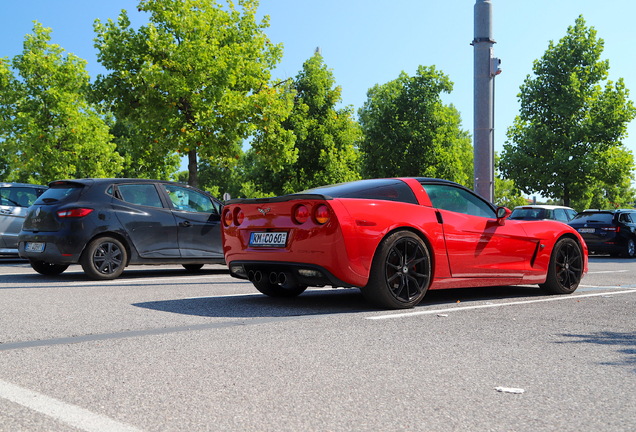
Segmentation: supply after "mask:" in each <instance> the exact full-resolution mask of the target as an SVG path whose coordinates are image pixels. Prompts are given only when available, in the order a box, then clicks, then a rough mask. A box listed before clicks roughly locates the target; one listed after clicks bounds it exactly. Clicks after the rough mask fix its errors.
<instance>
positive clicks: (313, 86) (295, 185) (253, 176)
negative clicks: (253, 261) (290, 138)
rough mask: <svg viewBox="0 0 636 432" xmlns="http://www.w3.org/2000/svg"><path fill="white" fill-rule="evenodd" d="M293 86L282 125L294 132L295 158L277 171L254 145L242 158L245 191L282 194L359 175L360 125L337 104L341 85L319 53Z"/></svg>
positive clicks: (351, 112) (311, 59) (301, 72)
mask: <svg viewBox="0 0 636 432" xmlns="http://www.w3.org/2000/svg"><path fill="white" fill-rule="evenodd" d="M291 88H292V90H293V91H294V92H295V96H294V105H293V109H292V112H291V114H290V116H289V117H288V118H287V119H286V120H285V121H283V122H282V124H281V127H282V128H283V129H284V130H286V131H289V132H291V133H293V135H294V136H295V138H296V140H295V146H294V150H295V152H296V154H297V158H296V160H295V161H294V162H292V163H290V164H287V165H285V166H284V167H283V168H282V169H281V170H279V171H274V170H272V169H270V168H269V167H268V164H267V161H266V160H265V159H264V158H263V157H262V153H259V151H258V150H256V149H251V150H250V151H248V153H247V154H246V156H245V157H244V158H243V159H242V163H243V168H244V169H245V174H246V180H247V183H246V185H245V186H246V188H247V189H245V190H244V193H252V194H258V191H259V190H260V191H261V192H262V193H263V194H265V195H267V194H270V193H274V194H276V195H280V194H287V193H293V192H298V191H302V190H305V189H310V188H314V187H318V186H323V185H326V184H335V183H342V182H347V181H353V180H358V179H359V178H360V175H359V173H358V153H357V151H356V148H355V144H356V142H357V141H358V140H359V138H360V129H359V127H358V124H357V123H356V121H355V120H354V119H353V109H352V108H351V107H344V108H336V105H337V104H338V103H340V102H342V97H341V92H342V89H341V88H340V87H339V86H336V81H335V78H334V76H333V73H332V71H331V70H329V69H328V68H327V66H326V65H325V63H324V61H323V58H322V56H321V55H320V54H315V55H314V56H312V57H311V58H310V59H309V60H307V61H306V62H305V63H304V64H303V68H302V70H301V71H300V72H299V73H298V75H297V76H296V77H295V79H294V81H293V83H292V84H291Z"/></svg>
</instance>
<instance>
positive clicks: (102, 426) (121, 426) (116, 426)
mask: <svg viewBox="0 0 636 432" xmlns="http://www.w3.org/2000/svg"><path fill="white" fill-rule="evenodd" d="M0 397H1V398H3V399H6V400H8V401H11V402H13V403H16V404H18V405H22V406H24V407H26V408H29V409H32V410H34V411H37V412H39V413H41V414H44V415H46V416H49V417H52V418H54V419H56V420H59V421H61V422H63V423H66V424H67V425H70V426H73V427H76V428H78V429H80V430H83V431H87V432H141V429H138V428H136V427H134V426H130V425H127V424H125V423H120V422H118V421H115V420H113V419H111V418H109V417H106V416H104V415H101V414H96V413H94V412H92V411H89V410H87V409H84V408H80V407H78V406H76V405H71V404H67V403H65V402H62V401H59V400H57V399H53V398H51V397H48V396H46V395H44V394H42V393H38V392H34V391H31V390H28V389H25V388H23V387H20V386H17V385H15V384H11V383H8V382H5V381H2V380H0Z"/></svg>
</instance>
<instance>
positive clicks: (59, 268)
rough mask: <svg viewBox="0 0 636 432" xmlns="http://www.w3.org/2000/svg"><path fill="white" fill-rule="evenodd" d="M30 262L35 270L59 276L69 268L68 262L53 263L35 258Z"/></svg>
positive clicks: (47, 274)
mask: <svg viewBox="0 0 636 432" xmlns="http://www.w3.org/2000/svg"><path fill="white" fill-rule="evenodd" d="M29 264H31V267H32V268H33V270H35V271H36V272H38V273H40V274H41V275H45V276H57V275H59V274H61V273H63V272H64V270H66V269H67V268H68V265H67V264H51V263H47V262H44V261H35V260H29Z"/></svg>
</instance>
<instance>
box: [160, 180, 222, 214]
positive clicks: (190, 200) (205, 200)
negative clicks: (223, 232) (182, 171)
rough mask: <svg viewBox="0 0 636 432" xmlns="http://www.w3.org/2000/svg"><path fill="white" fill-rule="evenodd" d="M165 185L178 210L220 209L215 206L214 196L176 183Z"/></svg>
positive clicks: (206, 210) (210, 211)
mask: <svg viewBox="0 0 636 432" xmlns="http://www.w3.org/2000/svg"><path fill="white" fill-rule="evenodd" d="M163 187H164V188H165V189H166V192H168V196H169V197H170V201H172V205H174V208H175V209H177V210H183V211H190V212H197V213H217V212H218V209H217V208H216V207H215V206H214V202H213V201H212V198H210V197H209V196H207V195H204V194H202V193H199V192H197V191H194V190H192V189H189V188H184V187H180V186H175V185H166V184H164V185H163Z"/></svg>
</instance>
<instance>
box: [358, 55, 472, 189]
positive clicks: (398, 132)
mask: <svg viewBox="0 0 636 432" xmlns="http://www.w3.org/2000/svg"><path fill="white" fill-rule="evenodd" d="M452 89H453V83H452V82H451V81H450V79H449V78H448V76H446V75H444V74H443V73H442V72H441V71H438V70H436V69H435V67H434V66H430V67H424V66H420V67H418V69H417V72H416V74H415V76H414V77H409V76H408V75H407V74H406V73H405V72H402V73H401V74H400V76H399V77H398V78H397V79H396V80H393V81H390V82H388V83H386V84H384V85H377V84H376V85H375V86H374V87H373V88H371V89H370V90H369V91H368V93H367V101H366V102H365V104H364V106H363V107H362V108H361V109H360V110H359V111H358V114H359V118H360V125H361V127H362V132H363V140H362V142H361V143H360V151H361V158H362V161H361V164H362V175H363V176H364V177H367V178H369V177H397V176H426V177H437V178H444V179H447V180H453V181H456V182H458V183H461V184H464V185H466V186H470V185H471V184H472V177H473V152H472V146H471V138H470V135H469V133H468V132H467V131H465V130H463V129H462V128H461V116H460V114H459V111H457V109H456V108H455V107H454V106H453V105H444V104H443V103H442V100H441V97H440V95H441V93H450V92H451V91H452Z"/></svg>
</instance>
